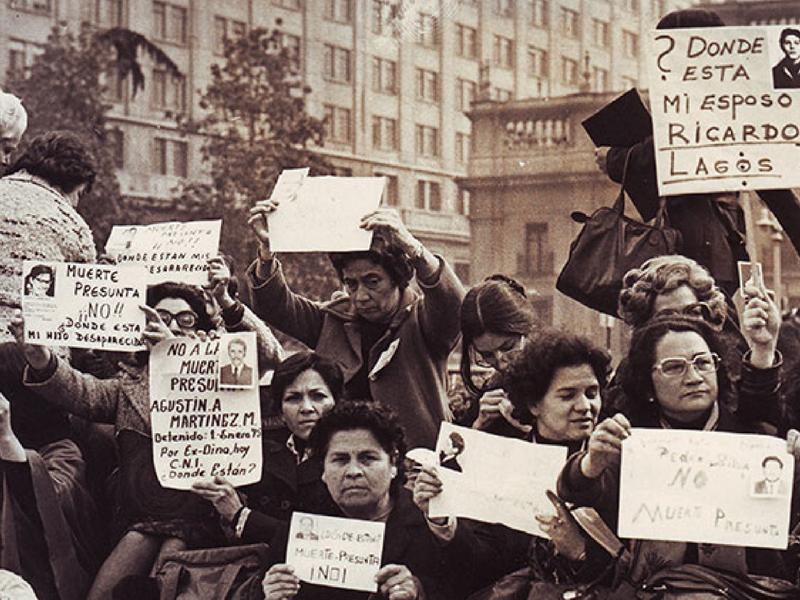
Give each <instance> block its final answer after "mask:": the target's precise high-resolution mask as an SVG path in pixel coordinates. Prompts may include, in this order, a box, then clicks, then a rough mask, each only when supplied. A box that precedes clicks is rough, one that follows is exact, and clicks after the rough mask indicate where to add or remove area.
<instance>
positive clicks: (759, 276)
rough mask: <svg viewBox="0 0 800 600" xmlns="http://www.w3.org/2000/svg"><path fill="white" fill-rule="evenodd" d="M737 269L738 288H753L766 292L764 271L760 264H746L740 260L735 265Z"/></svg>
mask: <svg viewBox="0 0 800 600" xmlns="http://www.w3.org/2000/svg"><path fill="white" fill-rule="evenodd" d="M736 266H737V267H738V269H739V287H740V288H741V289H742V290H744V288H745V287H754V288H756V289H759V290H766V285H765V283H764V269H763V267H762V266H761V263H757V262H747V261H743V260H740V261H738V262H737V263H736Z"/></svg>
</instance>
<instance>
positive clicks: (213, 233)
mask: <svg viewBox="0 0 800 600" xmlns="http://www.w3.org/2000/svg"><path fill="white" fill-rule="evenodd" d="M221 228H222V221H221V220H215V221H187V222H185V223H179V222H171V223H154V224H152V225H115V226H114V227H113V228H112V229H111V235H109V236H108V241H107V242H106V253H107V254H110V255H111V256H113V257H115V258H116V259H117V262H118V263H120V264H125V263H135V264H142V265H145V266H146V267H147V272H148V273H149V276H148V278H147V284H148V285H153V284H156V283H161V282H164V281H179V282H183V283H189V284H192V285H205V284H207V283H208V273H207V271H206V261H207V260H208V259H209V258H213V257H214V256H217V254H218V253H219V236H220V230H221Z"/></svg>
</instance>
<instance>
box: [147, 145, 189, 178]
mask: <svg viewBox="0 0 800 600" xmlns="http://www.w3.org/2000/svg"><path fill="white" fill-rule="evenodd" d="M153 142H154V143H153V171H155V172H156V173H158V174H159V175H173V176H175V177H187V176H188V171H189V145H188V144H187V143H186V142H182V141H179V140H167V139H164V138H155V139H154V140H153Z"/></svg>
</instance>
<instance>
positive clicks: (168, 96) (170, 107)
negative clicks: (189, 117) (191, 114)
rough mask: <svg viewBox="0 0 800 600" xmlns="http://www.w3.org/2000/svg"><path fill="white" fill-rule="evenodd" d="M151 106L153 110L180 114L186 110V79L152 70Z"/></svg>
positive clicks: (162, 71)
mask: <svg viewBox="0 0 800 600" xmlns="http://www.w3.org/2000/svg"><path fill="white" fill-rule="evenodd" d="M151 89H152V90H153V91H152V95H151V105H152V107H153V108H155V109H160V110H166V111H171V112H176V113H182V112H183V111H184V110H186V78H184V77H173V76H171V75H170V74H168V73H167V72H166V71H164V70H163V69H153V77H152V79H151Z"/></svg>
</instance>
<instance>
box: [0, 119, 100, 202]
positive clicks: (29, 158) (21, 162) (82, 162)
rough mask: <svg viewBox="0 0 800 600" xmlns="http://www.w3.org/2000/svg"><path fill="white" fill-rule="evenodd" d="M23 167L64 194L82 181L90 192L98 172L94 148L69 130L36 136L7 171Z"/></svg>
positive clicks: (22, 168)
mask: <svg viewBox="0 0 800 600" xmlns="http://www.w3.org/2000/svg"><path fill="white" fill-rule="evenodd" d="M22 170H25V171H27V172H28V173H30V174H31V175H36V176H37V177H41V178H42V179H44V180H45V181H46V182H47V183H49V184H50V185H52V186H53V187H56V188H58V189H59V190H61V191H62V192H63V193H64V194H71V193H72V192H73V191H74V190H75V188H77V187H78V186H80V185H83V184H86V191H87V192H88V191H89V190H90V189H91V187H92V184H93V183H94V178H95V175H96V174H97V166H96V163H95V159H94V156H92V153H91V151H90V150H89V148H88V147H87V146H86V144H85V143H84V142H83V141H81V139H80V138H79V137H78V136H77V135H76V134H74V133H72V132H70V131H50V132H48V133H43V134H41V135H37V136H36V137H35V138H33V140H31V143H30V145H29V146H28V148H27V149H26V150H25V151H24V152H23V153H22V156H20V157H19V158H18V159H17V162H16V163H14V165H13V166H12V167H11V169H10V170H9V172H8V173H7V174H8V175H10V174H12V173H16V172H17V171H22Z"/></svg>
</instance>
